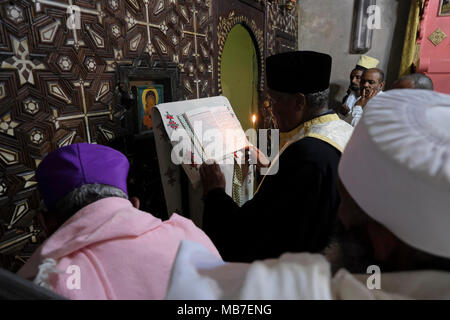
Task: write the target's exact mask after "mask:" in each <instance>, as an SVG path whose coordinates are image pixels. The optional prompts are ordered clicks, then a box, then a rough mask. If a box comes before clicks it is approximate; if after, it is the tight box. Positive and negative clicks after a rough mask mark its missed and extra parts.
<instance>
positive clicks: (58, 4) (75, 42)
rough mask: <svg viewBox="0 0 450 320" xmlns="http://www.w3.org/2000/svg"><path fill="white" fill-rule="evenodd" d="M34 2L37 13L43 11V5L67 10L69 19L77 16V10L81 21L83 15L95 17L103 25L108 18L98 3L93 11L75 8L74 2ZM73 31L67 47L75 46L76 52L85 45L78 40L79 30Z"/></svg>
mask: <svg viewBox="0 0 450 320" xmlns="http://www.w3.org/2000/svg"><path fill="white" fill-rule="evenodd" d="M32 1H33V3H34V4H35V6H36V12H40V11H41V5H42V4H43V5H47V6H51V7H55V8H61V9H65V10H66V12H67V14H68V15H69V17H71V16H72V14H73V15H76V11H77V10H79V13H80V19H81V13H85V14H91V15H95V16H97V17H98V22H99V23H100V24H101V23H103V18H104V17H105V16H106V14H105V13H104V12H103V11H102V7H101V2H97V4H96V7H97V10H93V9H89V8H84V7H79V6H75V5H74V4H73V0H68V3H61V2H56V1H53V0H32ZM68 19H69V18H68ZM71 29H72V36H73V39H69V40H67V41H66V45H73V47H74V48H75V50H78V49H79V48H80V46H83V45H85V43H84V41H83V40H82V39H78V33H77V29H76V28H71Z"/></svg>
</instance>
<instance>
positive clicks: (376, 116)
mask: <svg viewBox="0 0 450 320" xmlns="http://www.w3.org/2000/svg"><path fill="white" fill-rule="evenodd" d="M339 176H340V178H341V180H342V182H343V184H344V185H345V187H346V188H347V190H348V192H349V193H350V194H351V195H352V197H353V199H354V200H355V201H356V202H357V203H358V204H359V206H360V207H361V208H362V209H363V210H364V211H365V212H366V213H367V214H368V215H369V216H370V217H372V218H373V219H374V220H376V221H378V222H379V223H381V224H382V225H384V226H385V227H386V228H388V229H389V230H390V231H391V232H392V233H393V234H395V235H396V236H397V237H398V238H400V239H401V240H402V241H404V242H405V243H407V244H409V245H411V246H412V247H415V248H417V249H419V250H422V251H424V252H428V253H431V254H434V255H437V256H441V257H445V258H450V232H449V230H450V95H446V94H441V93H437V92H433V91H428V90H406V89H403V90H392V91H388V92H385V93H384V94H383V95H378V96H376V97H375V98H373V99H372V100H371V101H370V102H369V104H368V105H367V107H366V109H365V111H364V116H363V117H362V120H361V121H360V122H359V124H358V125H357V127H356V128H355V131H354V133H353V136H352V138H351V139H350V141H349V143H348V144H347V147H346V149H345V151H344V154H343V155H342V159H341V162H340V165H339Z"/></svg>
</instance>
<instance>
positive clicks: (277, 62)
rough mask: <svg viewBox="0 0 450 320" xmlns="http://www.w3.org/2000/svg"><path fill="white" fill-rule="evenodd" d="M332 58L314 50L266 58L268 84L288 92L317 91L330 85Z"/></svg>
mask: <svg viewBox="0 0 450 320" xmlns="http://www.w3.org/2000/svg"><path fill="white" fill-rule="evenodd" d="M331 63H332V58H331V56H329V55H328V54H324V53H319V52H314V51H292V52H285V53H280V54H276V55H273V56H270V57H268V58H267V59H266V71H267V85H268V87H269V88H270V89H272V90H275V91H280V92H286V93H304V94H308V93H315V92H319V91H323V90H326V89H328V87H329V86H330V76H331Z"/></svg>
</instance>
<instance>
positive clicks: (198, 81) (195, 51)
mask: <svg viewBox="0 0 450 320" xmlns="http://www.w3.org/2000/svg"><path fill="white" fill-rule="evenodd" d="M191 12H192V19H193V21H192V26H193V28H194V30H193V31H188V30H185V29H184V25H182V26H181V32H182V37H183V38H184V36H185V35H186V34H187V35H191V36H193V37H194V54H193V56H194V57H195V62H196V64H197V66H198V64H199V62H198V58H199V56H200V55H199V53H198V43H197V37H203V38H205V40H206V42H208V36H207V35H206V34H203V33H198V32H197V27H198V26H197V13H198V10H197V8H196V7H195V3H193V4H192V8H191ZM200 82H201V80H199V79H198V75H197V74H195V80H194V83H195V85H196V89H197V99H198V98H200V86H199V84H200Z"/></svg>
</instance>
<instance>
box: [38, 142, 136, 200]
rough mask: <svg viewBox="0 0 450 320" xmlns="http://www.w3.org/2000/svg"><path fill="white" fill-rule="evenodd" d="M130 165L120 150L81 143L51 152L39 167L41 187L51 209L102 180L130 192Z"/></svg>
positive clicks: (103, 182)
mask: <svg viewBox="0 0 450 320" xmlns="http://www.w3.org/2000/svg"><path fill="white" fill-rule="evenodd" d="M129 168H130V164H129V162H128V159H127V158H126V157H125V156H124V155H123V154H122V153H120V152H119V151H117V150H114V149H111V148H109V147H106V146H102V145H98V144H88V143H79V144H72V145H70V146H66V147H62V148H60V149H57V150H55V151H53V152H52V153H50V154H48V155H47V156H46V157H45V158H44V160H43V161H42V162H41V164H40V165H39V167H38V168H37V170H36V179H37V182H38V184H39V190H40V191H41V195H42V197H43V198H44V202H45V205H46V206H47V208H48V209H53V208H54V207H55V205H56V203H57V202H58V201H59V200H61V199H62V198H63V197H64V196H65V195H67V194H68V193H69V192H71V191H73V190H75V189H76V188H79V187H81V186H82V185H85V184H92V183H100V184H106V185H110V186H113V187H116V188H119V189H121V190H122V191H124V192H125V193H127V194H128V192H127V176H128V169H129Z"/></svg>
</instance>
